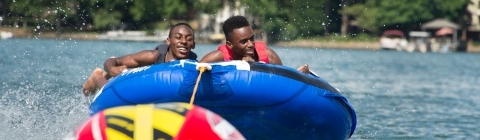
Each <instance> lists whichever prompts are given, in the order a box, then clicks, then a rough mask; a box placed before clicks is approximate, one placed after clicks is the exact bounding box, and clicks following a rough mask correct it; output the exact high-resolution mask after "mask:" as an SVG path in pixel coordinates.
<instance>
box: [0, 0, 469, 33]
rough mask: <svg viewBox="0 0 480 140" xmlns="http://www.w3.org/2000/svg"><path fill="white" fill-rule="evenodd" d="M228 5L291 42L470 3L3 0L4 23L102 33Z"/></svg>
mask: <svg viewBox="0 0 480 140" xmlns="http://www.w3.org/2000/svg"><path fill="white" fill-rule="evenodd" d="M224 2H228V3H229V4H232V6H233V7H235V5H234V4H235V2H237V3H238V2H240V3H241V4H240V5H241V6H244V7H245V8H246V11H247V12H246V13H248V14H250V15H251V16H252V17H254V18H255V19H256V20H258V21H259V23H255V24H258V25H259V27H260V28H261V30H262V31H264V32H265V33H267V34H268V36H269V38H270V39H271V40H291V39H298V38H314V37H318V36H325V35H328V34H331V33H340V34H342V35H344V36H352V35H355V34H353V33H352V32H356V31H357V32H358V31H359V32H361V33H370V34H378V33H379V32H381V31H382V30H385V29H390V28H396V29H401V30H404V31H405V30H414V29H419V27H420V26H421V24H422V23H425V22H428V21H429V20H433V19H435V18H447V19H450V20H452V21H454V22H462V21H463V22H465V21H468V17H466V16H465V14H466V11H467V10H466V7H467V5H468V3H469V0H238V1H235V0H3V1H0V11H1V13H0V14H1V17H2V18H1V19H0V20H1V24H2V26H18V27H19V28H21V27H23V28H28V29H32V30H34V31H39V30H54V31H58V32H62V31H63V32H65V31H69V32H75V31H82V32H83V31H94V32H96V31H105V30H110V29H112V28H114V27H118V26H122V25H126V26H125V27H130V29H131V30H151V29H156V28H166V27H162V26H159V23H164V24H165V23H167V24H166V25H168V23H172V22H174V21H191V20H195V19H196V17H197V16H198V15H199V13H207V14H211V15H213V16H214V15H215V14H216V12H217V11H218V10H219V9H221V8H222V7H223V6H224ZM353 21H355V22H353ZM352 23H355V24H352ZM352 25H354V26H352ZM461 25H464V24H461ZM352 27H355V29H354V30H353V31H352ZM118 28H121V27H118Z"/></svg>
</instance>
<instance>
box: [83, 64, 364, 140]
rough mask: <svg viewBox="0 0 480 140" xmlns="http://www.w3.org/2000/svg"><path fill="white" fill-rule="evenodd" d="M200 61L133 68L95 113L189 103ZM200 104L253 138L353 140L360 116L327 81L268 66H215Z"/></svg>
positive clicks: (101, 96) (112, 84) (112, 85)
mask: <svg viewBox="0 0 480 140" xmlns="http://www.w3.org/2000/svg"><path fill="white" fill-rule="evenodd" d="M197 64H198V63H197V62H193V61H188V60H179V61H173V62H170V63H163V64H158V65H152V66H145V67H140V68H135V69H131V70H129V71H127V72H124V73H122V74H121V75H119V76H117V77H115V78H113V79H111V80H110V81H109V82H108V83H107V84H106V85H105V86H104V87H103V88H102V89H101V90H100V91H99V93H97V95H96V96H95V98H94V101H93V102H92V104H91V106H90V110H91V114H94V113H96V112H99V111H101V110H103V109H107V108H111V107H117V106H123V105H134V104H145V103H164V102H189V101H190V98H191V96H192V92H193V89H194V86H195V83H196V80H197V77H198V74H199V72H198V71H197V70H196V68H197ZM210 65H211V66H212V70H211V71H207V72H205V73H203V74H202V77H201V80H200V82H199V85H198V89H197V93H196V96H195V102H194V104H196V105H199V106H202V107H205V108H207V109H209V110H211V111H213V112H215V113H217V114H219V115H220V116H222V117H223V118H225V119H226V120H228V121H229V122H230V123H231V124H233V125H234V126H235V127H236V128H237V129H238V130H239V131H240V132H241V133H242V134H243V135H244V136H245V137H246V138H247V139H334V140H340V139H348V138H350V136H351V135H352V134H353V132H354V131H355V127H356V115H355V111H354V110H353V108H352V107H351V106H350V105H349V103H348V101H347V99H346V98H345V97H343V96H342V95H340V94H339V91H338V90H337V89H336V88H334V87H332V86H331V85H330V84H328V83H327V82H326V81H324V80H322V79H320V78H317V77H314V76H311V75H306V74H302V73H299V72H297V71H296V70H294V69H291V68H288V67H285V66H278V65H271V64H262V63H247V62H243V61H229V62H218V63H210Z"/></svg>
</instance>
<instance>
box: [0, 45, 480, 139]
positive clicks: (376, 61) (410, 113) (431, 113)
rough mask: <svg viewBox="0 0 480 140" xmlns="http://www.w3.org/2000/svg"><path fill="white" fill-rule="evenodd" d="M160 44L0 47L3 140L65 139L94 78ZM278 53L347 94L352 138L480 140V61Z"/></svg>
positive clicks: (204, 48)
mask: <svg viewBox="0 0 480 140" xmlns="http://www.w3.org/2000/svg"><path fill="white" fill-rule="evenodd" d="M156 45H157V44H156V43H137V42H104V41H75V40H33V39H11V40H0V57H1V59H0V73H1V74H0V108H1V110H0V126H2V127H1V128H0V138H1V139H52V140H53V139H61V138H63V137H64V136H65V135H66V134H67V133H68V132H70V131H71V130H72V129H73V127H74V126H75V125H77V124H78V123H80V122H82V121H83V120H85V119H87V117H88V105H89V103H90V102H89V101H90V100H91V98H84V97H83V96H82V95H81V91H80V89H81V86H82V85H83V83H84V81H85V79H86V78H87V76H89V75H90V73H91V71H92V70H93V69H94V68H95V67H103V62H104V60H106V59H107V58H108V57H110V56H121V55H125V54H128V53H134V52H138V51H140V50H143V49H153V48H154V47H155V46H156ZM272 48H273V49H274V50H276V51H277V53H278V54H279V55H280V57H281V58H282V60H283V63H284V65H286V66H290V67H298V66H300V65H301V64H303V63H308V64H309V66H310V68H311V69H313V70H314V71H315V72H316V73H318V74H319V75H320V76H321V77H322V78H324V79H325V80H327V81H328V82H330V83H331V84H332V85H333V86H335V87H337V88H339V89H340V90H341V91H342V92H343V94H344V95H345V96H346V97H347V99H348V100H349V102H350V103H351V104H352V106H353V107H354V108H355V110H356V113H357V117H358V124H357V129H356V131H355V134H354V135H353V136H352V138H351V139H479V138H480V133H478V129H477V128H478V126H480V121H479V120H480V112H479V108H480V102H479V100H480V93H479V91H480V86H479V85H480V79H479V77H480V71H479V70H480V62H478V61H479V60H480V54H467V53H450V54H436V53H426V54H422V53H406V52H395V51H359V50H333V49H320V48H319V49H315V48H285V47H272ZM213 49H216V45H201V44H199V45H197V47H196V49H195V50H194V51H196V52H197V53H198V54H199V56H203V55H204V54H206V53H207V52H209V51H211V50H213Z"/></svg>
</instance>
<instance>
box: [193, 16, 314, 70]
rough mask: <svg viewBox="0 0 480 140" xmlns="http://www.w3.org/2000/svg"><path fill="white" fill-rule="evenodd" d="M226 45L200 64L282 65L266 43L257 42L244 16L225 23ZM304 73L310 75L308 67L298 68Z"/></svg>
mask: <svg viewBox="0 0 480 140" xmlns="http://www.w3.org/2000/svg"><path fill="white" fill-rule="evenodd" d="M222 28H223V32H224V33H225V38H226V44H224V45H221V46H219V47H218V50H215V51H213V52H210V53H208V54H207V55H205V56H204V57H203V58H202V59H201V60H200V62H203V63H209V62H219V61H226V60H244V61H251V62H264V63H269V64H277V65H282V60H280V57H279V56H278V55H277V53H276V52H275V51H274V50H272V49H270V48H267V46H266V44H265V43H264V42H255V39H254V37H255V36H254V33H253V30H252V27H250V24H249V23H248V21H247V19H246V18H245V17H244V16H232V17H230V18H228V19H227V20H225V22H224V23H223V26H222ZM297 70H298V71H300V72H303V73H307V74H308V73H310V70H309V69H308V65H306V64H304V65H302V66H300V67H299V68H297Z"/></svg>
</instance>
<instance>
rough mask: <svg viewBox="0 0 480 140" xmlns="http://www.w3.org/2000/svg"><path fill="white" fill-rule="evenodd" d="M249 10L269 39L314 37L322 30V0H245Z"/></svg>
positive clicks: (326, 21)
mask: <svg viewBox="0 0 480 140" xmlns="http://www.w3.org/2000/svg"><path fill="white" fill-rule="evenodd" d="M243 2H245V4H246V5H247V6H248V10H249V12H251V13H252V15H253V16H256V17H260V18H261V22H262V29H263V30H264V31H265V32H266V33H268V35H269V36H270V38H269V40H270V41H277V40H291V39H295V38H297V37H299V36H302V37H311V36H317V35H319V34H321V33H322V31H323V30H324V29H325V24H327V23H328V22H329V21H328V20H327V15H325V14H324V13H323V11H322V9H323V6H324V2H325V1H324V0H317V1H310V0H245V1H243Z"/></svg>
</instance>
